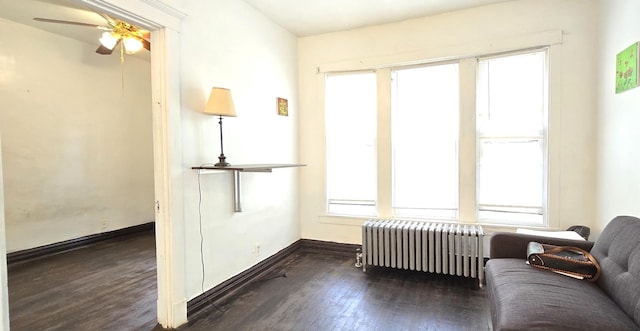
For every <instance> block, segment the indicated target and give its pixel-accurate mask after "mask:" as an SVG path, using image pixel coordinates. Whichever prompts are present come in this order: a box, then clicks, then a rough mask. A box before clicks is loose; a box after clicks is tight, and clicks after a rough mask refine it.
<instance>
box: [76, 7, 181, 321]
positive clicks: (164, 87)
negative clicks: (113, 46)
mask: <svg viewBox="0 0 640 331" xmlns="http://www.w3.org/2000/svg"><path fill="white" fill-rule="evenodd" d="M74 1H76V2H79V3H82V4H84V5H85V6H88V7H90V8H92V9H94V10H96V11H99V12H102V13H107V14H109V15H113V16H115V17H119V18H121V19H124V20H126V21H129V22H131V23H133V24H136V25H138V26H140V27H142V28H144V29H147V30H149V31H151V89H152V92H151V98H152V114H153V157H154V160H153V169H154V170H153V171H154V194H155V206H154V208H155V223H156V224H155V226H156V260H157V264H156V265H157V282H158V284H157V286H158V300H157V314H158V323H159V324H160V325H162V326H163V327H164V328H176V327H178V326H180V325H182V324H184V323H186V322H187V299H186V278H185V251H184V247H185V237H184V233H185V232H184V221H183V219H184V210H183V196H184V195H183V190H184V188H183V179H182V177H183V172H184V167H183V162H182V135H181V120H180V106H181V105H180V61H179V60H180V59H179V55H180V54H179V53H180V34H179V31H180V25H181V21H182V19H183V18H184V17H186V14H185V13H184V12H182V11H180V10H179V9H177V8H175V7H173V6H171V5H169V4H167V3H168V2H170V1H166V0H165V1H161V0H74Z"/></svg>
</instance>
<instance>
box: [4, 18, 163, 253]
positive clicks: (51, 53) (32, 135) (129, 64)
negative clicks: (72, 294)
mask: <svg viewBox="0 0 640 331" xmlns="http://www.w3.org/2000/svg"><path fill="white" fill-rule="evenodd" d="M0 27H1V28H0V105H1V108H0V132H1V134H2V158H3V167H4V184H5V185H4V191H5V215H6V235H7V251H9V252H11V251H16V250H22V249H28V248H32V247H37V246H41V245H45V244H50V243H54V242H59V241H63V240H67V239H72V238H78V237H82V236H87V235H91V234H96V233H101V232H105V231H111V230H115V229H120V228H124V227H128V226H133V225H137V224H142V223H147V222H151V221H153V220H154V207H153V201H154V200H153V155H152V154H153V150H152V132H151V112H150V109H151V106H150V105H151V84H150V66H149V62H148V61H145V60H141V59H139V58H136V57H131V56H128V57H126V59H125V63H124V71H123V68H122V67H121V64H120V60H119V58H120V57H119V55H118V54H114V55H112V56H100V55H98V54H96V53H94V51H95V49H96V48H97V44H96V45H89V44H85V43H82V42H78V41H75V40H72V39H69V38H65V37H61V36H58V35H55V34H51V33H48V32H44V31H41V30H38V29H35V28H31V27H28V26H25V25H21V24H18V23H14V22H11V21H7V20H2V21H0ZM122 75H124V76H122ZM123 79H124V86H125V91H124V94H123V90H122V82H123Z"/></svg>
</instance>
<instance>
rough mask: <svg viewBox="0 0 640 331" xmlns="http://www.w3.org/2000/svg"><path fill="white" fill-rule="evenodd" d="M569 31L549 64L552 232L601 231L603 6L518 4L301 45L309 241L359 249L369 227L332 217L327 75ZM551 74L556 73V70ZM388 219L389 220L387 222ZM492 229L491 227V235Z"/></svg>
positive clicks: (304, 215) (571, 1)
mask: <svg viewBox="0 0 640 331" xmlns="http://www.w3.org/2000/svg"><path fill="white" fill-rule="evenodd" d="M549 31H562V44H561V47H560V48H557V49H555V50H553V51H552V57H553V59H552V63H551V65H552V66H553V67H554V68H556V69H558V68H559V75H557V76H556V77H555V79H554V80H553V81H552V82H551V84H552V89H553V92H552V93H553V95H552V101H551V103H552V107H553V108H554V109H553V110H552V123H551V127H550V132H551V133H550V134H551V135H552V139H553V145H552V146H551V147H550V153H553V154H554V158H553V160H554V161H553V164H552V165H551V172H552V173H551V177H552V178H551V185H552V195H551V199H550V201H549V205H550V212H549V217H550V221H549V224H550V225H551V227H553V228H566V227H568V226H570V225H573V224H584V225H587V226H592V225H593V224H594V223H595V207H594V206H595V191H594V189H595V183H596V180H595V174H596V169H595V147H594V146H595V142H596V137H595V128H596V114H597V106H596V92H597V87H596V86H597V74H598V71H597V60H598V54H597V50H598V48H597V46H598V43H597V41H598V39H597V34H598V13H597V2H594V1H581V0H565V1H555V0H520V1H511V2H505V3H501V4H496V5H490V6H485V7H478V8H474V9H469V10H463V11H456V12H449V13H445V14H442V15H437V16H432V17H425V18H420V19H413V20H407V21H403V22H399V23H391V24H385V25H379V26H374V27H368V28H362V29H355V30H350V31H344V32H337V33H330V34H324V35H318V36H311V37H306V38H301V39H300V40H299V89H300V145H301V146H304V148H301V149H300V161H301V162H304V163H308V164H309V165H310V166H309V167H307V169H305V171H304V172H301V174H302V176H301V179H300V180H301V182H300V185H301V186H300V187H301V197H302V199H301V222H302V237H303V238H310V239H319V240H329V241H339V242H349V243H359V242H360V240H361V239H360V230H359V225H360V224H361V223H362V219H357V218H356V219H347V218H336V217H331V216H327V215H326V211H325V210H326V208H325V193H324V189H325V183H324V172H325V166H324V139H325V138H324V127H323V123H324V112H323V104H322V98H323V94H322V93H323V90H322V86H323V85H322V81H323V76H322V74H318V70H320V71H323V70H346V69H348V68H349V67H350V66H351V67H355V68H356V69H357V68H360V69H361V68H363V67H366V66H367V65H372V66H373V67H375V66H376V65H384V64H403V63H415V62H416V61H421V60H422V61H424V60H438V59H447V58H451V57H456V56H469V55H481V54H488V53H492V52H499V51H504V50H506V49H507V48H509V46H510V45H511V46H518V45H519V44H521V42H523V40H527V39H529V40H536V38H537V36H541V35H545V33H547V32H549ZM552 70H554V69H553V68H552ZM382 216H389V215H382ZM487 229H490V228H487Z"/></svg>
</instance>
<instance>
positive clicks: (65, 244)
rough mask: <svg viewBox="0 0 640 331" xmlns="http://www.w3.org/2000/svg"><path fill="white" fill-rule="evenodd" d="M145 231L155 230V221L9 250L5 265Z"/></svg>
mask: <svg viewBox="0 0 640 331" xmlns="http://www.w3.org/2000/svg"><path fill="white" fill-rule="evenodd" d="M145 231H152V232H153V231H155V223H154V222H150V223H145V224H140V225H135V226H131V227H127V228H124V229H119V230H114V231H109V232H104V233H98V234H93V235H90V236H85V237H80V238H76V239H69V240H65V241H61V242H57V243H53V244H49V245H44V246H39V247H35V248H30V249H25V250H21V251H16V252H11V253H8V254H7V266H11V265H14V264H17V263H21V262H25V261H30V260H34V259H39V258H43V257H47V256H51V255H54V254H59V253H62V252H66V251H70V250H74V249H78V248H80V247H84V246H88V245H92V244H95V243H97V242H101V241H106V240H119V239H124V238H126V237H127V236H130V235H133V234H137V233H139V232H145Z"/></svg>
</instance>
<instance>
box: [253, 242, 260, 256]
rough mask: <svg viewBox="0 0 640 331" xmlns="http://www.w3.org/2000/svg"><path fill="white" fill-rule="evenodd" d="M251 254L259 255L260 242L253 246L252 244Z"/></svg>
mask: <svg viewBox="0 0 640 331" xmlns="http://www.w3.org/2000/svg"><path fill="white" fill-rule="evenodd" d="M253 254H255V255H260V243H257V244H255V246H253Z"/></svg>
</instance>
